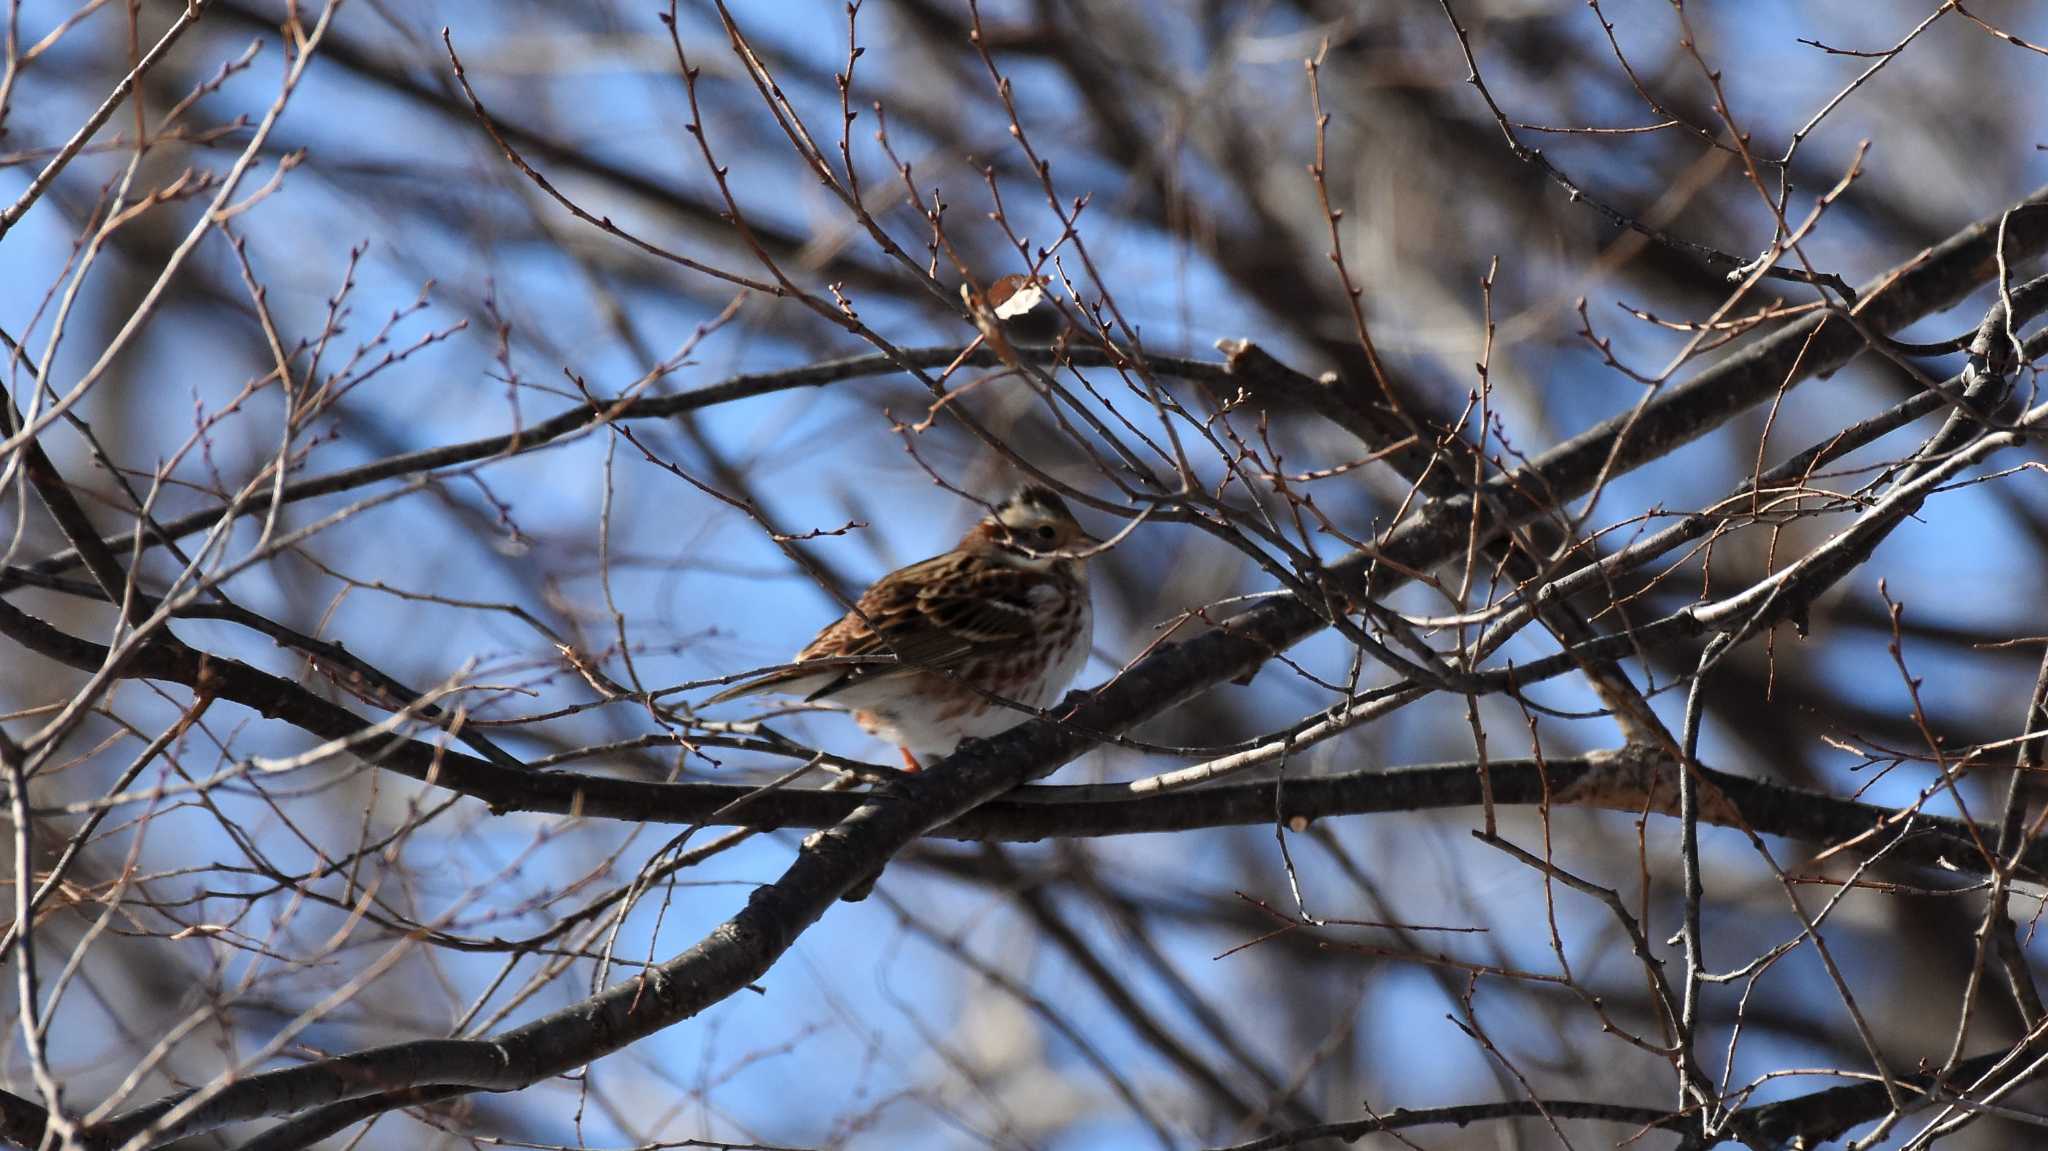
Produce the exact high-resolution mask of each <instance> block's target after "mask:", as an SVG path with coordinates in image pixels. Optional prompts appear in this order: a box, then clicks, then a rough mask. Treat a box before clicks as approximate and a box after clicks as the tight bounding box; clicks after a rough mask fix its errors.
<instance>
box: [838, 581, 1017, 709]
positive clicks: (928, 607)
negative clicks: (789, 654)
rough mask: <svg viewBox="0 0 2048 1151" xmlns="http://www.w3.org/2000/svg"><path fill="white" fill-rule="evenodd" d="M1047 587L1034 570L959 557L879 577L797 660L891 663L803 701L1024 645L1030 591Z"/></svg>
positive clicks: (842, 677) (845, 677)
mask: <svg viewBox="0 0 2048 1151" xmlns="http://www.w3.org/2000/svg"><path fill="white" fill-rule="evenodd" d="M1046 582H1047V580H1046V577H1045V576H1043V575H1040V574H1039V573H1037V572H1030V571H1025V570H1022V569H1019V568H1012V567H1006V566H1003V565H999V564H992V563H989V562H987V561H986V560H982V559H979V558H977V557H974V556H965V555H959V554H949V555H943V556H939V557H936V558H934V559H929V560H926V561H924V562H923V563H920V564H913V565H911V566H910V567H907V568H904V569H902V570H901V571H897V572H893V573H891V574H889V575H887V576H884V577H883V578H882V579H881V580H880V581H878V582H877V583H876V584H875V586H874V587H872V588H870V589H868V592H867V594H866V595H863V596H862V597H861V598H860V603H859V605H858V607H859V610H858V611H856V612H848V613H847V614H846V616H845V617H844V618H842V619H841V620H839V622H837V623H835V624H833V625H832V626H831V627H828V628H826V629H825V630H824V631H823V632H820V633H819V634H818V638H817V639H815V640H812V641H811V643H810V646H808V647H806V648H804V650H803V651H801V652H799V653H798V654H797V661H798V662H803V661H805V660H812V659H823V658H827V657H834V656H837V657H859V656H873V657H876V658H877V659H878V660H893V662H890V663H886V664H878V665H876V666H869V667H860V666H849V667H846V668H844V669H843V670H842V671H841V673H840V674H839V675H838V676H836V677H834V678H833V679H832V680H831V681H829V682H826V683H823V684H821V685H819V686H817V687H815V688H813V689H812V690H811V691H810V692H809V693H808V695H807V698H809V699H821V698H824V697H826V696H830V695H832V694H833V693H835V692H838V691H840V690H842V689H844V688H845V687H847V686H849V685H851V684H853V683H855V682H858V681H862V680H867V679H872V678H874V677H876V676H886V675H892V674H902V673H904V672H907V671H911V670H916V669H926V670H929V669H943V668H947V667H952V666H954V665H956V664H958V663H960V662H961V661H962V660H965V659H968V658H970V657H972V656H976V655H984V654H987V653H989V652H993V651H1000V650H1002V649H1004V648H1006V647H1009V646H1011V645H1013V644H1018V643H1022V642H1025V641H1027V640H1029V639H1030V638H1031V636H1032V635H1033V634H1034V633H1035V631H1036V627H1037V619H1038V612H1039V609H1040V604H1041V603H1042V602H1043V600H1042V599H1041V598H1039V596H1035V595H1034V594H1033V591H1034V589H1035V588H1038V587H1039V586H1040V585H1041V584H1044V583H1046ZM1040 596H1042V593H1040Z"/></svg>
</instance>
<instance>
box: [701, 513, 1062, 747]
mask: <svg viewBox="0 0 2048 1151" xmlns="http://www.w3.org/2000/svg"><path fill="white" fill-rule="evenodd" d="M1101 544H1102V541H1101V540H1098V539H1096V538H1095V537H1094V536H1091V535H1089V534H1088V533H1087V531H1085V530H1083V528H1082V527H1081V525H1080V523H1079V522H1078V521H1076V520H1075V519H1074V513H1073V512H1072V511H1070V510H1069V509H1068V508H1067V504H1066V501H1065V500H1062V499H1061V498H1060V497H1059V494H1058V493H1057V492H1054V491H1053V490H1052V489H1051V488H1048V487H1045V486H1043V485H1041V484H1026V485H1024V486H1022V487H1020V488H1018V489H1016V490H1015V491H1014V492H1012V493H1011V494H1010V495H1009V496H1008V497H1007V498H1005V499H1004V500H1003V502H1002V503H1000V504H996V505H994V507H993V510H992V512H991V514H989V515H988V516H987V517H985V518H983V519H982V520H981V521H980V522H979V523H977V524H975V525H974V527H973V528H972V529H970V530H969V531H968V532H967V534H966V535H965V536H963V537H961V539H960V542H959V543H958V544H956V545H954V547H953V548H952V550H950V551H947V552H943V553H941V554H939V555H936V556H933V557H932V558H930V559H927V560H923V561H920V562H918V563H914V564H911V565H910V566H908V567H905V568H899V569H897V570H896V571H893V572H890V573H889V574H888V575H885V576H883V577H882V578H881V579H879V580H876V581H875V583H874V585H873V586H872V587H870V588H868V589H867V591H865V592H863V593H862V594H861V597H860V599H859V600H858V601H857V602H856V603H855V604H854V608H853V610H852V611H849V612H847V613H846V614H845V615H844V616H842V617H840V619H839V620H838V622H836V623H833V624H831V625H830V626H828V627H826V628H825V629H824V630H823V631H820V632H819V633H818V634H817V637H816V638H815V639H813V640H811V642H810V643H809V644H806V645H805V646H804V649H803V650H802V651H800V652H798V653H797V654H796V659H795V661H794V662H793V663H792V665H791V666H789V667H785V668H781V669H778V670H776V671H772V672H768V673H767V674H764V675H761V676H759V677H757V678H754V679H751V680H748V681H745V682H743V683H740V684H738V685H736V686H734V687H731V688H728V689H727V690H725V691H722V692H719V693H718V694H717V695H714V696H712V697H711V698H709V699H707V700H705V701H704V704H703V705H700V706H709V705H711V704H716V703H723V702H725V701H727V700H733V699H740V698H743V697H746V696H753V695H763V694H777V695H786V696H798V697H801V698H802V699H804V700H805V701H806V702H821V703H828V704H832V705H835V706H837V707H839V708H842V709H845V710H847V711H851V712H852V713H853V718H854V722H856V723H858V724H859V725H860V726H861V727H862V728H863V729H864V730H866V731H867V732H868V733H869V734H871V735H875V736H878V737H880V738H882V739H885V740H887V741H889V742H891V743H893V744H895V745H896V746H897V748H898V750H900V751H901V752H902V754H903V764H904V766H905V767H906V768H908V769H909V770H911V771H919V770H922V769H923V767H924V764H925V763H926V762H927V761H930V760H934V759H938V758H943V757H944V756H947V755H950V754H951V753H952V752H953V749H954V748H956V747H958V746H959V745H960V744H961V743H962V742H963V741H965V740H969V739H979V738H982V737H985V736H991V735H995V734H996V733H998V732H1002V731H1007V730H1008V729H1010V728H1012V727H1015V726H1016V725H1018V724H1020V723H1022V722H1024V721H1025V720H1027V719H1030V718H1032V716H1033V714H1034V713H1035V712H1036V711H1038V710H1040V709H1043V708H1044V707H1046V706H1047V705H1048V704H1050V703H1052V702H1053V701H1054V700H1056V699H1058V698H1059V696H1060V694H1061V693H1062V692H1064V691H1065V690H1066V688H1067V685H1068V684H1069V683H1071V682H1073V679H1074V677H1075V676H1076V675H1078V674H1080V672H1081V669H1082V667H1083V666H1085V665H1086V664H1087V662H1088V655H1089V651H1090V650H1091V646H1092V644H1093V637H1094V617H1095V612H1094V607H1093V604H1092V603H1091V601H1090V599H1089V594H1088V571H1087V560H1088V559H1089V557H1091V556H1092V555H1094V554H1095V551H1096V550H1097V549H1098V548H1099V547H1100V545H1101ZM861 657H869V658H868V659H867V660H865V661H863V660H862V658H861ZM825 659H831V660H834V661H835V662H833V663H832V664H830V665H829V666H824V667H818V668H806V667H804V666H803V665H804V664H806V663H810V662H812V661H815V660H825ZM852 661H860V662H852Z"/></svg>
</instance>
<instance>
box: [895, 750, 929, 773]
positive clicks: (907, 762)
mask: <svg viewBox="0 0 2048 1151" xmlns="http://www.w3.org/2000/svg"><path fill="white" fill-rule="evenodd" d="M896 750H897V751H900V752H902V753H903V770H905V771H923V770H924V765H923V764H921V763H919V762H917V757H916V756H914V755H912V754H910V749H909V748H907V747H899V748H897V749H896Z"/></svg>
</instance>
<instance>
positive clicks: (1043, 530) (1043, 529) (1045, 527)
mask: <svg viewBox="0 0 2048 1151" xmlns="http://www.w3.org/2000/svg"><path fill="white" fill-rule="evenodd" d="M1057 534H1058V533H1057V532H1055V531H1053V530H1052V525H1051V524H1040V525H1038V538H1039V539H1042V540H1044V541H1045V542H1047V543H1051V542H1052V537H1053V536H1055V535H1057Z"/></svg>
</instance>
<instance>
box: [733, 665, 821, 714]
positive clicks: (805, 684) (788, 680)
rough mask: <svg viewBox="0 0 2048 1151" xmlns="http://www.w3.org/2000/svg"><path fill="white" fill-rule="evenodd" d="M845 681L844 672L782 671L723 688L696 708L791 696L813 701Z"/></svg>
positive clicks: (819, 670) (800, 669)
mask: <svg viewBox="0 0 2048 1151" xmlns="http://www.w3.org/2000/svg"><path fill="white" fill-rule="evenodd" d="M845 678H846V669H845V668H843V667H839V668H820V669H817V670H815V671H811V670H805V669H802V668H793V667H791V668H783V669H782V670H780V671H771V672H769V673H767V674H766V675H760V676H755V677H754V678H753V679H749V680H743V681H741V682H739V683H736V684H734V685H732V686H731V687H729V688H726V689H725V690H724V691H721V692H719V693H718V694H717V695H714V696H712V697H711V698H710V699H707V700H705V701H704V702H702V703H700V704H698V705H697V706H698V707H709V706H711V705H712V704H714V703H725V702H728V701H730V700H735V699H745V698H747V697H748V696H753V695H793V696H798V697H800V698H803V699H812V698H815V697H816V696H817V695H818V693H820V692H829V691H830V689H831V688H833V687H834V686H836V685H837V684H838V683H839V682H840V681H842V680H844V679H845Z"/></svg>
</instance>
